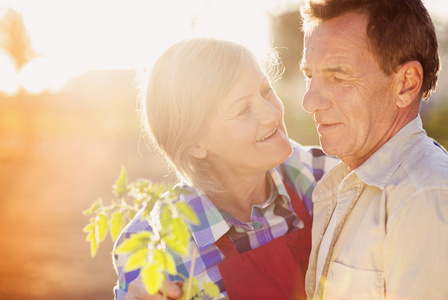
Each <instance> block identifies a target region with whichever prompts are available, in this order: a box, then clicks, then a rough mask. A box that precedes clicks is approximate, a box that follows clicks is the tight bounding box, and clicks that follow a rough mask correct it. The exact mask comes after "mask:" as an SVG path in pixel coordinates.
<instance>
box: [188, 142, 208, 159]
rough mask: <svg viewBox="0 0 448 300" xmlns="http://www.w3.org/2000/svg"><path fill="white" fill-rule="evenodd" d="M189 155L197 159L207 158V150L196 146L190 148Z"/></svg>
mask: <svg viewBox="0 0 448 300" xmlns="http://www.w3.org/2000/svg"><path fill="white" fill-rule="evenodd" d="M189 153H190V155H191V156H193V157H196V158H199V159H202V158H205V157H206V156H207V149H205V147H204V146H203V145H201V144H196V145H194V146H192V147H191V148H190V151H189Z"/></svg>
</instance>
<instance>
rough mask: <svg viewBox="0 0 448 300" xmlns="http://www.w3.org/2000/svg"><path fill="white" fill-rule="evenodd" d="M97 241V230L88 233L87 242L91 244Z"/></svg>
mask: <svg viewBox="0 0 448 300" xmlns="http://www.w3.org/2000/svg"><path fill="white" fill-rule="evenodd" d="M93 240H96V238H95V228H93V230H91V231H90V232H89V233H87V237H86V241H87V242H90V241H93Z"/></svg>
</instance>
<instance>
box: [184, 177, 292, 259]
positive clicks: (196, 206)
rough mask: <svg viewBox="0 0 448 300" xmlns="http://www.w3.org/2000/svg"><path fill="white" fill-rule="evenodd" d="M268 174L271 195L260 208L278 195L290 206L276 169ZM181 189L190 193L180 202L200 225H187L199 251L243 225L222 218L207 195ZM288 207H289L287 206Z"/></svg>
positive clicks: (238, 221)
mask: <svg viewBox="0 0 448 300" xmlns="http://www.w3.org/2000/svg"><path fill="white" fill-rule="evenodd" d="M269 174H270V176H271V178H272V182H273V188H272V189H271V195H270V197H269V199H268V200H267V201H266V202H265V203H264V204H261V205H260V206H261V207H266V206H268V205H270V204H271V203H272V202H273V201H274V200H275V199H276V198H278V197H277V196H278V195H279V194H280V195H282V196H283V197H280V198H282V199H284V201H286V202H288V204H290V199H289V195H288V193H287V191H286V188H285V186H284V185H283V181H282V178H281V175H280V174H279V172H278V170H277V169H275V168H274V169H271V170H270V171H269ZM182 188H184V189H186V190H188V191H189V192H190V193H185V194H181V195H180V200H181V201H184V202H185V203H187V204H189V205H191V206H192V208H193V210H194V211H195V212H196V214H197V216H198V219H199V222H200V224H199V225H198V226H195V225H192V224H188V227H189V229H190V232H191V235H192V237H193V239H194V241H195V243H196V245H197V246H198V249H199V251H203V250H204V249H206V248H208V247H210V246H211V245H212V244H214V243H215V242H216V241H217V240H218V239H219V238H220V237H221V236H223V235H224V234H225V233H226V232H227V231H229V230H230V228H231V227H232V226H244V225H245V223H244V222H242V221H240V220H238V219H236V218H234V217H232V216H231V215H230V214H224V215H226V216H227V217H226V218H224V217H223V214H221V212H220V211H219V209H218V208H217V207H216V206H215V205H214V204H213V202H212V201H211V200H210V198H209V197H208V196H207V194H206V193H205V192H204V191H202V190H200V189H195V188H193V187H187V186H183V187H182ZM289 206H290V205H289Z"/></svg>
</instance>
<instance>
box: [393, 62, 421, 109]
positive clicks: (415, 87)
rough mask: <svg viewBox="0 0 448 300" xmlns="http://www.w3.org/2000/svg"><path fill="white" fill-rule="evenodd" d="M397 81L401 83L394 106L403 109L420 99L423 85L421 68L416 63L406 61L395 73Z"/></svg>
mask: <svg viewBox="0 0 448 300" xmlns="http://www.w3.org/2000/svg"><path fill="white" fill-rule="evenodd" d="M397 75H398V80H399V81H400V82H401V83H402V85H401V90H400V91H399V94H398V98H397V101H396V104H397V106H398V107H399V108H405V107H407V106H409V105H410V104H411V103H413V102H414V101H415V99H416V98H419V99H418V100H417V101H419V100H420V98H421V89H422V83H423V68H422V65H421V64H420V63H419V62H418V61H416V60H412V61H408V62H407V63H405V64H403V65H402V66H400V68H399V69H398V72H397Z"/></svg>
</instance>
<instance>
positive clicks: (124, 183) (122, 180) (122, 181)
mask: <svg viewBox="0 0 448 300" xmlns="http://www.w3.org/2000/svg"><path fill="white" fill-rule="evenodd" d="M127 177H128V176H127V172H126V169H125V168H124V167H121V172H120V175H119V176H118V179H117V181H116V182H115V184H114V185H113V189H114V194H115V195H117V196H118V197H124V196H126V194H127V193H128V191H129V189H128V178H127Z"/></svg>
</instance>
